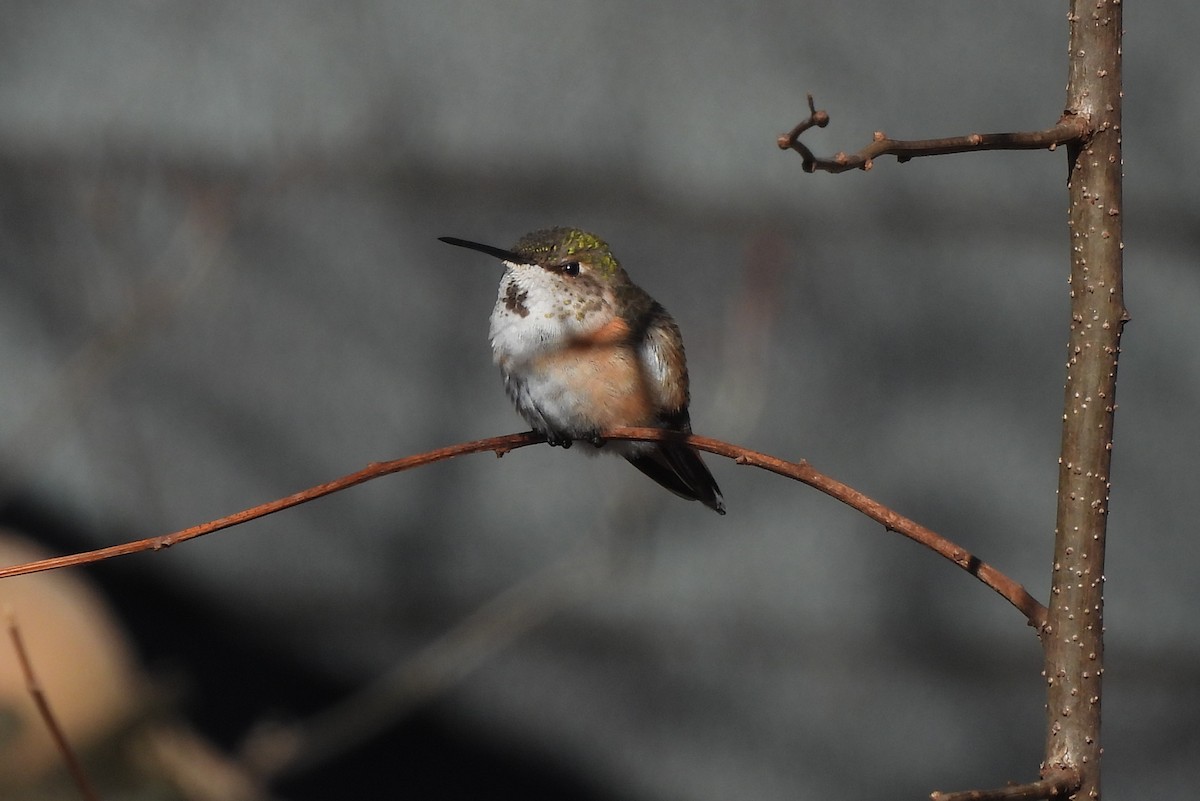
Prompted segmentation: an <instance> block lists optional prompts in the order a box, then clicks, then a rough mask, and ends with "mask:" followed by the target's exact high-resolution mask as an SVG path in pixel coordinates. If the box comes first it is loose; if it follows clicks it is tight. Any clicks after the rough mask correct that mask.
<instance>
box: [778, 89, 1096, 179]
mask: <svg viewBox="0 0 1200 801" xmlns="http://www.w3.org/2000/svg"><path fill="white" fill-rule="evenodd" d="M828 124H829V113H828V112H826V111H823V110H818V109H817V107H816V106H815V105H814V104H813V96H812V95H808V117H807V118H806V119H804V120H801V121H800V123H799V124H798V125H796V127H794V128H792V130H791V131H789V132H788V133H786V134H784V135H782V136H780V137H779V139H778V144H779V149H780V150H795V151H796V152H797V153H799V154H800V157H801V158H802V159H803V162H802V164H801V168H802V169H803V170H804V171H805V172H816V171H817V170H823V171H825V172H833V173H838V172H846V171H847V170H869V169H871V167H873V166H874V164H875V159H876V158H878V157H880V156H895V157H896V160H897V161H899V162H900V163H901V164H903V163H904V162H906V161H908V160H909V159H913V158H917V157H918V156H942V155H946V154H948V153H966V152H970V151H976V150H1054V149H1055V148H1056V147H1058V146H1059V145H1065V144H1068V143H1073V142H1080V141H1082V140H1083V138H1084V137H1085V136H1086V135H1087V134H1088V129H1087V122H1086V120H1085V119H1084V118H1083V117H1080V116H1078V115H1074V114H1064V115H1063V117H1062V119H1060V120H1059V121H1058V124H1056V125H1055V126H1054V127H1052V128H1047V129H1046V130H1044V131H1021V132H1019V133H986V134H980V133H973V134H967V135H966V136H948V137H945V138H944V139H909V140H903V139H889V138H888V137H887V136H886V135H884V133H883V132H882V131H876V132H875V137H874V141H872V142H871V144H869V145H867V146H866V147H864V148H863V149H862V150H860V151H858V152H857V153H852V154H846V153H845V152H838V153H837V154H836V155H834V156H833V158H828V159H823V158H818V157H817V156H815V155H813V152H812V151H811V150H809V148H808V146H807V145H805V144H804V143H803V142H801V141H800V135H801V134H803V133H804V132H805V131H807V130H808V129H809V128H824V127H825V126H826V125H828Z"/></svg>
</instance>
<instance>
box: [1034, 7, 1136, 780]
mask: <svg viewBox="0 0 1200 801" xmlns="http://www.w3.org/2000/svg"><path fill="white" fill-rule="evenodd" d="M1068 20H1069V25H1070V59H1069V61H1070V76H1069V82H1068V85H1067V113H1068V114H1073V115H1077V116H1079V117H1081V118H1083V119H1084V120H1085V121H1086V123H1087V129H1088V130H1089V132H1090V134H1089V135H1088V136H1087V137H1086V138H1085V139H1084V140H1083V142H1082V143H1080V144H1074V145H1071V146H1070V150H1069V162H1070V164H1069V166H1070V174H1069V184H1068V194H1069V202H1070V214H1069V232H1070V243H1071V279H1070V302H1071V327H1070V338H1069V344H1068V351H1067V380H1066V393H1065V402H1064V406H1063V433H1062V450H1061V456H1060V458H1059V474H1058V512H1057V521H1056V531H1055V549H1054V564H1053V576H1052V584H1051V591H1050V602H1049V604H1048V607H1049V616H1048V620H1047V624H1046V626H1045V628H1044V629H1043V632H1042V638H1043V642H1044V647H1045V657H1046V659H1045V676H1046V682H1047V685H1048V692H1047V707H1046V714H1047V734H1046V753H1045V761H1044V763H1043V765H1042V772H1043V775H1048V774H1050V773H1053V772H1054V771H1056V770H1059V769H1063V768H1074V769H1077V770H1078V771H1079V773H1080V776H1081V780H1082V783H1081V786H1080V789H1079V791H1078V793H1077V794H1076V796H1075V797H1077V798H1088V799H1094V798H1099V797H1100V754H1101V748H1100V698H1101V693H1100V682H1101V677H1102V676H1103V673H1104V667H1103V665H1104V624H1103V620H1104V619H1103V612H1104V605H1103V589H1104V539H1105V529H1106V523H1107V519H1108V499H1109V488H1110V482H1109V466H1110V462H1111V456H1112V434H1113V417H1114V412H1115V410H1116V396H1115V390H1116V378H1117V356H1118V353H1119V351H1120V339H1121V329H1122V327H1123V325H1124V323H1125V321H1126V320H1127V319H1128V314H1127V313H1126V310H1125V303H1124V298H1123V289H1122V277H1121V267H1122V264H1121V261H1122V259H1121V256H1122V247H1123V245H1122V242H1121V96H1122V92H1121V34H1122V30H1121V0H1088V2H1086V3H1085V2H1082V0H1072V2H1071V10H1070V14H1069V16H1068Z"/></svg>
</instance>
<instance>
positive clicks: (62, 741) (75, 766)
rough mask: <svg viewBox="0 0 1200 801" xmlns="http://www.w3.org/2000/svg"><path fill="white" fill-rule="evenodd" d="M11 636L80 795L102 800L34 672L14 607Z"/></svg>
mask: <svg viewBox="0 0 1200 801" xmlns="http://www.w3.org/2000/svg"><path fill="white" fill-rule="evenodd" d="M8 636H9V639H11V640H12V645H13V651H15V652H16V654H17V662H18V663H20V665H21V673H22V675H23V676H24V678H25V689H26V690H27V691H28V693H29V697H30V698H32V699H33V703H34V705H35V706H36V707H37V710H38V714H39V715H41V716H42V722H43V723H45V724H46V728H47V730H49V732H50V737H51V738H52V739H53V740H54V745H55V747H56V748H58V752H59V754H61V755H62V758H63V762H64V763H65V764H66V766H67V772H68V773H70V774H71V780H72V781H74V782H75V787H76V789H77V790H78V791H79V795H80V796H82V797H83V798H84V801H99V799H100V796H99V795H98V794H97V793H96V789H95V788H94V787H93V786H92V783H91V781H90V780H89V779H88V776H87V773H86V771H84V769H83V765H82V764H81V763H80V762H79V758H78V757H76V756H75V752H74V751H72V750H71V744H70V743H68V742H67V735H66V734H64V733H63V730H62V727H61V726H59V725H58V718H56V717H55V716H54V710H52V709H51V708H50V701H49V699H47V698H46V693H45V691H43V690H42V685H41V682H39V681H38V678H37V674H36V673H34V672H33V662H32V660H30V658H29V652H28V651H26V650H25V640H24V639H23V638H22V637H21V629H20V628H19V627H18V626H17V618H16V615H15V614H13V612H12V610H11V609H9V610H8Z"/></svg>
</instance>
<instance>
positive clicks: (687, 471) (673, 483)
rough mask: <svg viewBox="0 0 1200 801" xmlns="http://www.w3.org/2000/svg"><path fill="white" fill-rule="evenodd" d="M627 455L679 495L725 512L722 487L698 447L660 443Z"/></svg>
mask: <svg viewBox="0 0 1200 801" xmlns="http://www.w3.org/2000/svg"><path fill="white" fill-rule="evenodd" d="M625 458H626V459H628V460H629V463H630V464H631V465H633V466H634V467H636V468H637V469H638V470H641V471H642V472H643V473H645V474H646V475H648V476H650V478H652V479H654V480H655V481H657V482H658V483H659V484H661V485H662V486H664V487H666V488H667V489H669V490H670V491H671V492H673V493H675V494H676V495H678V496H679V497H681V498H686V499H688V500H689V501H700V503H702V504H704V505H705V506H707V507H708V508H709V509H712V510H713V511H714V512H716V513H717V514H722V515H723V514H725V499H724V498H722V497H721V488H720V487H718V486H717V480H716V479H715V478H713V475H712V473H710V472H708V466H707V465H706V464H704V460H703V459H701V458H700V453H699V451H697V450H696V449H695V448H692V447H690V446H688V445H683V444H680V443H676V442H661V443H658V446H657V447H654V448H651V449H648V450H645V451H642V452H639V453H636V454H630V455H627V456H625Z"/></svg>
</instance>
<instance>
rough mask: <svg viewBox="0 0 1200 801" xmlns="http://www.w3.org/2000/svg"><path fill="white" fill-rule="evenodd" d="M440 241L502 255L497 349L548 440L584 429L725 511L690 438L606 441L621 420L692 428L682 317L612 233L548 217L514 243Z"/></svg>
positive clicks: (571, 437) (527, 414)
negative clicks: (616, 245) (624, 258)
mask: <svg viewBox="0 0 1200 801" xmlns="http://www.w3.org/2000/svg"><path fill="white" fill-rule="evenodd" d="M439 239H440V240H441V241H442V242H445V243H447V244H449V245H455V246H457V247H463V248H469V249H470V250H476V251H479V252H480V253H486V254H487V255H489V256H494V257H495V258H497V259H500V261H502V262H503V263H504V275H503V276H502V277H501V278H500V291H499V294H498V296H497V298H496V306H495V308H493V309H492V317H491V330H490V332H489V337H490V339H491V343H492V357H493V359H494V361H495V362H496V365H497V366H498V367H499V368H500V373H501V375H502V376H503V378H504V389H505V391H506V392H507V393H508V396H509V398H511V399H512V401H513V403H514V404H515V405H516V407H517V411H518V412H519V413H520V414H521V416H522V417H524V418H525V420H526V421H528V423H529V424H530V425H531V426H533V427H534V429H536V430H537V431H539V432H541V433H542V434H544V435H545V437H546V441H547V442H549V443H550V445H552V446H554V445H557V446H561V447H563V448H569V447H570V446H571V443H572V442H573V441H575V440H577V439H579V440H586V441H589V442H591V443H592V444H593V445H595V446H596V448H598V449H600V448H602V449H604V450H606V451H609V452H613V453H617V454H619V455H621V456H624V457H625V458H626V459H627V460H628V461H629V462H630V463H631V464H632V465H633V466H634V467H636V468H637V469H638V470H641V471H642V472H643V473H645V474H646V475H647V476H649V477H650V478H652V479H654V480H655V481H657V482H658V483H659V484H661V485H662V486H663V487H666V488H667V489H668V490H670V491H671V492H673V493H675V494H676V495H678V496H680V497H682V498H686V499H688V500H695V501H700V502H701V503H703V504H704V505H705V506H707V507H708V508H710V509H713V510H714V511H716V512H718V513H719V514H725V502H724V500H723V499H722V497H721V490H720V489H719V488H718V487H717V482H716V480H715V479H714V478H713V476H712V473H710V472H709V471H708V467H707V466H706V465H705V464H704V461H703V460H702V459H701V458H700V453H699V452H698V451H697V450H696V449H695V448H693V447H691V446H689V445H687V444H685V443H683V442H674V441H670V440H665V441H662V442H607V443H606V442H605V441H604V440H603V439H602V438H601V436H600V432H602V431H604V430H605V429H607V428H612V427H617V426H631V427H636V426H645V427H652V428H661V429H665V430H667V431H674V432H678V433H680V434H690V433H691V431H692V423H691V417H690V415H689V414H688V400H689V395H688V373H687V362H686V360H685V358H684V355H683V337H682V335H681V334H680V333H679V326H678V325H676V324H675V321H674V320H673V319H672V318H671V315H669V314H668V313H667V310H666V309H664V308H663V307H662V306H661V305H659V304H658V302H657V301H655V300H654V298H652V297H650V295H649V294H647V293H646V291H645V290H643V289H642V288H641V287H639V286H638V285H637V284H635V283H633V281H631V280H630V279H629V275H628V274H627V273H626V272H625V270H624V269H623V268H622V267H621V264H620V262H618V261H617V259H616V257H615V256H613V254H612V251H611V250H610V249H609V247H608V244H607V243H606V242H605V241H604V240H603V239H600V237H598V236H596V235H595V234H589V233H587V232H586V231H581V230H579V229H578V228H547V229H544V230H540V231H534V232H532V233H529V234H526V235H525V236H523V237H521V239H520V240H519V241H518V242H517V243H516V244H515V245H513V246H512V248H511V249H510V250H504V249H502V248H497V247H493V246H491V245H484V244H480V243H479V242H471V241H468V240H466V239H457V238H455V237H449V236H443V237H439Z"/></svg>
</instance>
